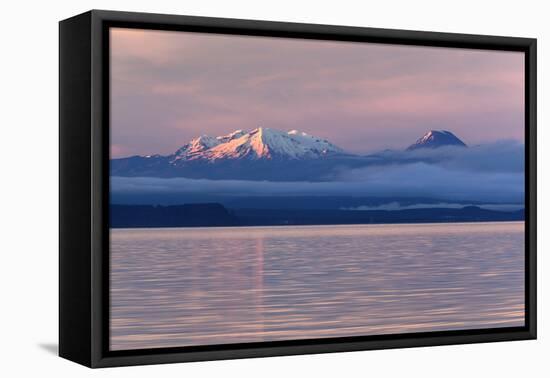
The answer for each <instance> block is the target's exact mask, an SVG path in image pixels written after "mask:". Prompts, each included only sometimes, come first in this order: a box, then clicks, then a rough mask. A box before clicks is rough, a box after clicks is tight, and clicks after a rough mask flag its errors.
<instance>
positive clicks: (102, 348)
mask: <svg viewBox="0 0 550 378" xmlns="http://www.w3.org/2000/svg"><path fill="white" fill-rule="evenodd" d="M112 26H118V27H128V28H140V29H155V30H173V31H195V32H204V33H223V34H237V35H255V36H275V37H288V38H307V39H324V40H334V41H357V42H377V43H391V44H405V45H422V46H436V47H462V48H472V49H489V50H510V51H522V52H524V53H525V135H526V138H525V140H526V149H525V150H526V159H525V165H526V166H525V175H526V176H525V177H526V179H525V193H526V207H525V217H526V220H525V225H526V226H525V227H526V238H525V243H526V244H525V247H526V248H525V305H526V307H525V310H526V312H525V314H526V317H525V326H524V327H513V328H496V329H479V330H464V331H438V332H423V333H408V334H393V335H382V336H361V337H339V338H327V339H316V340H293V341H275V342H262V343H247V344H228V345H209V346H193V347H181V348H179V347H178V348H159V349H140V350H128V351H109V349H108V340H109V327H108V317H109V290H108V289H109V240H108V235H109V223H108V219H109V214H108V212H109V132H108V131H109V38H108V29H109V27H112ZM59 45H60V50H59V89H60V94H59V127H60V134H59V138H60V139H59V142H60V143H59V145H60V150H59V154H60V163H59V168H60V176H59V185H60V192H59V203H60V205H59V206H60V207H59V211H60V224H59V354H60V356H61V357H64V358H66V359H69V360H72V361H74V362H77V363H80V364H83V365H86V366H88V367H94V368H95V367H109V366H120V365H139V364H157V363H169V362H185V361H201V360H218V359H233V358H248V357H265V356H279V355H296V354H309V353H327V352H343V351H356V350H369V349H385V348H406V347H418V346H431V345H447V344H459V343H461V344H462V343H480V342H494V341H506V340H525V339H535V338H536V329H537V324H536V323H537V296H536V84H537V83H536V61H537V57H536V39H531V38H516V37H498V36H486V35H469V34H451V33H435V32H421V31H406V30H387V29H376V28H362V27H347V26H329V25H312V24H299V23H284V22H267V21H251V20H237V19H225V18H206V17H191V16H176V15H163V14H145V13H130V12H114V11H103V10H92V11H89V12H86V13H83V14H81V15H78V16H75V17H72V18H69V19H66V20H63V21H61V22H60V24H59Z"/></svg>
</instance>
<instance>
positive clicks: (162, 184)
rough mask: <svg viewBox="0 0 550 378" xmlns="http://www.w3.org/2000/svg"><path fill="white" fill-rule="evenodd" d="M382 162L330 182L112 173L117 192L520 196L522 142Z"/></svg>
mask: <svg viewBox="0 0 550 378" xmlns="http://www.w3.org/2000/svg"><path fill="white" fill-rule="evenodd" d="M382 156H384V158H383V161H384V163H383V164H373V165H369V166H366V167H363V168H358V169H343V170H341V171H340V172H339V174H338V176H337V177H336V178H335V179H334V180H333V181H329V182H306V181H296V182H270V181H247V180H208V179H187V178H150V177H111V192H112V194H113V195H114V196H115V197H117V196H118V197H121V196H124V195H127V194H140V195H147V194H155V195H157V196H158V195H163V194H170V195H172V196H174V195H176V196H177V195H181V197H182V198H185V197H186V196H188V195H194V194H200V195H212V196H229V197H246V196H355V197H359V196H360V197H366V196H372V197H383V198H388V202H391V201H390V200H391V199H392V198H414V197H416V198H418V197H424V198H437V199H442V200H447V203H452V201H453V200H454V201H476V202H479V201H481V202H487V203H493V204H494V203H497V202H498V203H501V204H518V203H522V202H523V200H524V146H523V145H521V144H519V143H514V142H499V143H495V144H490V145H483V146H474V147H470V148H439V149H434V150H421V151H414V152H412V153H411V152H391V151H390V152H385V153H383V154H382Z"/></svg>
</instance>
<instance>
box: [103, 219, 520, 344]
mask: <svg viewBox="0 0 550 378" xmlns="http://www.w3.org/2000/svg"><path fill="white" fill-rule="evenodd" d="M523 279H524V223H523V222H513V223H469V224H422V225H349V226H348V225H344V226H300V227H245V228H178V229H176V228H172V229H114V230H111V324H110V327H111V343H110V347H111V349H112V350H122V349H136V348H155V347H172V346H188V345H205V344H224V343H242V342H255V341H273V340H288V339H304V338H321V337H336V336H355V335H373V334H389V333H403V332H419V331H435V330H454V329H471V328H487V327H491V328H492V327H507V326H522V325H523V324H524V323H523V321H524V281H523Z"/></svg>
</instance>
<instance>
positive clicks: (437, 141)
mask: <svg viewBox="0 0 550 378" xmlns="http://www.w3.org/2000/svg"><path fill="white" fill-rule="evenodd" d="M443 146H457V147H467V146H466V144H465V143H464V142H463V141H461V140H460V139H459V138H458V137H457V136H456V135H454V134H453V133H452V132H450V131H447V130H430V131H428V132H427V133H426V134H424V136H422V138H420V139H418V140H417V141H416V142H415V143H414V144H411V145H410V146H409V147H407V151H413V150H416V149H419V148H438V147H443Z"/></svg>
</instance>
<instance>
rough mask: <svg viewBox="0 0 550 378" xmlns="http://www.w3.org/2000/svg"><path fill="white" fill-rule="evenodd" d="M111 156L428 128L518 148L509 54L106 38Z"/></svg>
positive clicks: (400, 144) (216, 38)
mask: <svg viewBox="0 0 550 378" xmlns="http://www.w3.org/2000/svg"><path fill="white" fill-rule="evenodd" d="M111 46H112V47H111V84H112V92H111V94H112V99H111V100H112V102H111V150H112V155H113V157H121V156H128V155H136V154H139V155H147V154H155V153H160V154H170V153H173V152H174V151H175V150H176V149H177V148H179V147H180V146H182V145H183V144H185V143H186V142H187V141H188V140H190V139H191V138H193V137H196V136H198V135H202V134H208V135H212V136H216V135H223V134H228V133H229V132H231V131H233V130H236V129H243V130H251V129H254V128H256V127H258V126H262V127H270V128H275V129H280V130H292V129H298V130H301V131H305V132H307V133H309V134H313V135H317V136H320V137H323V138H326V139H328V140H330V141H331V142H333V143H335V144H337V145H338V146H340V147H342V148H344V149H345V150H348V151H350V152H355V153H368V152H372V151H376V150H381V149H385V148H405V147H406V146H408V145H409V144H411V143H413V142H414V141H415V140H416V139H417V138H419V137H420V136H422V135H423V134H424V133H425V132H426V131H429V130H430V129H445V130H450V131H452V132H453V133H455V134H456V135H457V136H458V137H459V138H461V139H462V140H463V141H464V142H465V143H467V144H479V143H487V142H493V141H497V140H504V139H508V140H509V139H513V140H517V141H520V142H523V141H524V135H523V129H524V119H523V114H524V56H523V53H519V52H502V51H488V50H468V49H450V48H434V47H418V46H399V45H382V44H366V43H351V42H333V41H312V40H301V39H283V38H271V37H249V36H230V35H219V34H218V35H214V34H199V33H188V32H167V31H151V30H137V29H119V28H116V29H112V30H111Z"/></svg>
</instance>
